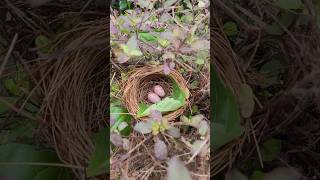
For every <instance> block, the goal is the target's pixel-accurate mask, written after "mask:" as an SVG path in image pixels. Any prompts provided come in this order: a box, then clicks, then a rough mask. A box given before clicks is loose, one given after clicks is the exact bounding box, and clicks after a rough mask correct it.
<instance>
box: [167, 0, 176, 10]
mask: <svg viewBox="0 0 320 180" xmlns="http://www.w3.org/2000/svg"><path fill="white" fill-rule="evenodd" d="M177 1H178V0H166V1H165V2H164V4H163V7H164V8H168V7H170V6H172V5H173V4H174V3H176V2H177Z"/></svg>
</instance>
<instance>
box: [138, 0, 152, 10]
mask: <svg viewBox="0 0 320 180" xmlns="http://www.w3.org/2000/svg"><path fill="white" fill-rule="evenodd" d="M138 4H139V5H140V6H141V7H142V8H147V9H152V8H153V6H154V2H151V0H138Z"/></svg>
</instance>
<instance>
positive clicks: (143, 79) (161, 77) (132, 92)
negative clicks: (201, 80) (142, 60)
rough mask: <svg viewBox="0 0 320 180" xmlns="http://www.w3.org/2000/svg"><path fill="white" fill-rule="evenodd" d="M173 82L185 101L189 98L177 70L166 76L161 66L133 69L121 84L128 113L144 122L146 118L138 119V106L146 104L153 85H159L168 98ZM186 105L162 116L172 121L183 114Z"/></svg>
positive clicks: (185, 85) (185, 86) (182, 79)
mask: <svg viewBox="0 0 320 180" xmlns="http://www.w3.org/2000/svg"><path fill="white" fill-rule="evenodd" d="M173 81H175V82H176V83H177V85H178V87H179V88H180V89H181V90H182V91H183V92H185V94H186V97H185V99H186V100H188V98H189V90H188V88H187V82H186V81H185V79H184V78H183V77H182V75H181V74H180V73H179V72H178V71H177V70H171V72H170V74H168V75H166V74H164V72H163V66H144V67H140V68H136V69H134V70H133V71H132V72H131V73H130V75H129V77H128V79H127V80H125V81H124V82H123V86H124V91H123V100H124V102H125V105H126V107H127V109H128V111H129V113H131V114H132V115H133V116H134V117H135V118H136V119H141V120H146V119H147V117H138V116H137V113H138V111H139V104H140V103H145V104H150V103H149V102H148V100H147V99H148V97H147V95H148V93H149V92H151V91H152V88H153V87H154V86H155V85H161V86H162V87H163V89H164V91H165V93H166V96H170V95H171V94H172V91H173V83H174V82H173ZM187 105H188V103H185V105H184V106H182V107H180V108H179V109H177V110H175V111H171V112H168V113H166V114H165V115H164V117H165V118H167V119H168V120H169V121H170V120H174V119H175V118H177V117H179V116H180V115H182V114H183V112H184V111H185V109H186V107H187Z"/></svg>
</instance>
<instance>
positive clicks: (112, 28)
mask: <svg viewBox="0 0 320 180" xmlns="http://www.w3.org/2000/svg"><path fill="white" fill-rule="evenodd" d="M110 33H111V34H117V33H119V30H118V29H117V28H116V27H115V26H114V24H113V23H112V22H111V23H110Z"/></svg>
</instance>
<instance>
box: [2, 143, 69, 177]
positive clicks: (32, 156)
mask: <svg viewBox="0 0 320 180" xmlns="http://www.w3.org/2000/svg"><path fill="white" fill-rule="evenodd" d="M19 162H20V163H21V162H25V163H60V161H59V159H58V157H57V155H56V153H55V152H53V151H48V150H38V149H37V148H36V147H35V146H31V145H26V144H18V143H9V144H5V145H1V146H0V163H2V164H1V165H0V177H2V178H4V179H6V178H8V179H24V180H35V179H48V180H51V179H52V180H56V179H60V177H61V176H66V177H69V178H66V180H67V179H71V177H70V176H67V175H66V174H67V173H68V172H67V170H66V169H65V168H61V167H50V166H39V165H23V164H19V165H16V164H9V163H19ZM6 163H7V164H6Z"/></svg>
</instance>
